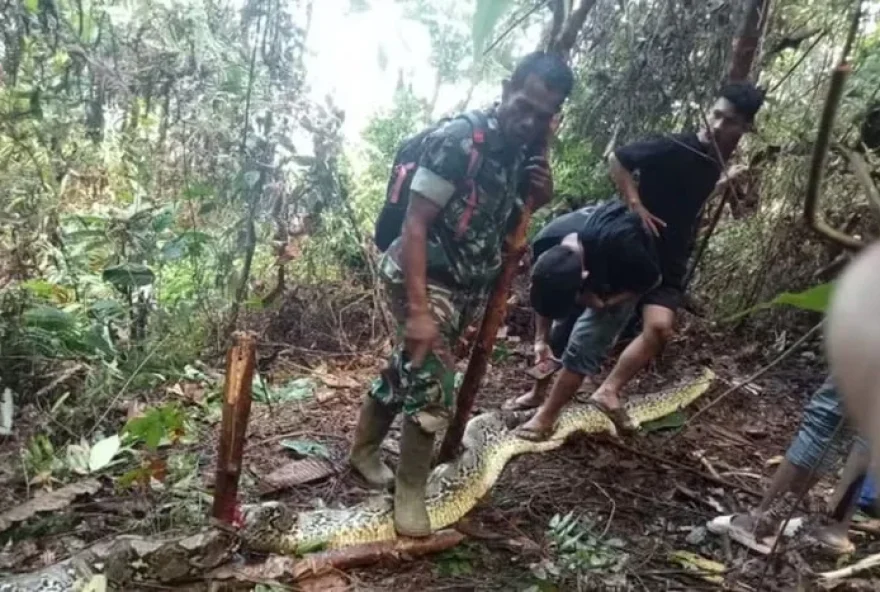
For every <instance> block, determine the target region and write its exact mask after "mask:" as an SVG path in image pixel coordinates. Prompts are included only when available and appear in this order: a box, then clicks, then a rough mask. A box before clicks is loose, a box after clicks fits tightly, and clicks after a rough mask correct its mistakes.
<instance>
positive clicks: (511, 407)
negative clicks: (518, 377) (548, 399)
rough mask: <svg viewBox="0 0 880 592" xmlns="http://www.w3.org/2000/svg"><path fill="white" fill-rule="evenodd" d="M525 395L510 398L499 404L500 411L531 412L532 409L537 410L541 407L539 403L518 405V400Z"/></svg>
mask: <svg viewBox="0 0 880 592" xmlns="http://www.w3.org/2000/svg"><path fill="white" fill-rule="evenodd" d="M524 396H525V395H519V396H516V397H511V398H509V399H507V400H506V401H504V403H502V404H501V410H502V411H531V410H532V409H537V408H538V407H540V406H541V403H535V404H534V405H525V404H523V403H518V402H517V401H519V400H520V399H522V398H523V397H524Z"/></svg>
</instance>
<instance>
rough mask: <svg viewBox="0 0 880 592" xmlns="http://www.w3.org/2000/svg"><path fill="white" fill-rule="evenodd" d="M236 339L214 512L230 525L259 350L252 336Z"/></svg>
mask: <svg viewBox="0 0 880 592" xmlns="http://www.w3.org/2000/svg"><path fill="white" fill-rule="evenodd" d="M233 340H234V343H233V345H232V347H231V348H229V351H228V352H227V354H226V384H225V385H224V388H223V420H222V424H221V427H220V441H219V443H218V445H217V477H216V479H215V483H214V507H213V509H212V512H211V515H212V516H213V517H214V518H216V519H217V520H220V521H221V522H225V523H227V524H233V523H234V521H235V508H236V502H237V501H238V481H239V477H240V476H241V466H242V455H243V452H244V439H245V435H246V434H247V424H248V418H249V417H250V413H251V384H252V381H253V377H254V366H255V365H256V349H257V340H256V336H255V335H254V334H253V333H243V332H236V333H235V334H233Z"/></svg>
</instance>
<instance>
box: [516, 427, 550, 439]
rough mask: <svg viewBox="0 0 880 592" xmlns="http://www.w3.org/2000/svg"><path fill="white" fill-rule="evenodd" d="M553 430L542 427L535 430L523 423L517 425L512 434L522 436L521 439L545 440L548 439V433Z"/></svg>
mask: <svg viewBox="0 0 880 592" xmlns="http://www.w3.org/2000/svg"><path fill="white" fill-rule="evenodd" d="M554 431H555V429H554V428H549V429H543V430H535V429H532V428H527V427H525V426H524V425H522V426H519V427H518V428H516V429H515V430H514V432H513V433H514V434H515V435H516V436H517V437H518V438H522V439H523V440H528V441H529V442H546V441H547V440H549V439H550V435H551V434H552V433H553V432H554Z"/></svg>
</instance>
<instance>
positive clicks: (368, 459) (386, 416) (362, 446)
mask: <svg viewBox="0 0 880 592" xmlns="http://www.w3.org/2000/svg"><path fill="white" fill-rule="evenodd" d="M395 415H396V414H395V413H394V412H392V411H391V410H390V409H388V408H387V407H385V406H384V405H382V404H381V403H379V402H378V401H376V400H375V399H374V398H373V397H370V396H369V395H368V396H367V397H365V398H364V402H363V404H362V405H361V412H360V415H359V416H358V423H357V430H356V431H355V433H354V442H352V445H351V451H350V452H349V456H348V461H349V463H351V466H352V467H354V469H355V470H356V471H357V472H358V473H360V474H361V476H362V477H363V478H364V479H365V480H366V481H367V483H369V484H370V485H371V486H372V487H376V488H379V489H384V488H386V487H389V486H390V485H391V483H392V482H393V481H394V473H393V472H392V471H391V469H389V468H388V466H387V465H386V464H385V463H384V462H382V457H381V454H380V452H379V447H380V446H381V445H382V440H384V439H385V436H386V435H387V434H388V430H389V429H390V428H391V423H392V422H393V421H394V416H395Z"/></svg>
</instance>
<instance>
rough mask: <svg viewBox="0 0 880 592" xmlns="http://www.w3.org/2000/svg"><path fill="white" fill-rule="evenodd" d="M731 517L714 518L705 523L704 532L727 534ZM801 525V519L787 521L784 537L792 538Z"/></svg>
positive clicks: (730, 515) (732, 515) (802, 522)
mask: <svg viewBox="0 0 880 592" xmlns="http://www.w3.org/2000/svg"><path fill="white" fill-rule="evenodd" d="M733 517H734V514H727V515H726V516H716V517H715V518H713V519H712V520H710V521H709V522H707V523H706V530H708V531H709V532H711V533H713V534H727V533H728V531H729V530H730V523H731V521H732V520H733ZM803 524H804V519H803V518H801V517H798V518H792V519H791V520H789V521H788V525H787V526H786V527H785V536H786V537H790V536H793V535H794V534H796V533H797V531H798V530H800V527H801V526H803Z"/></svg>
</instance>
